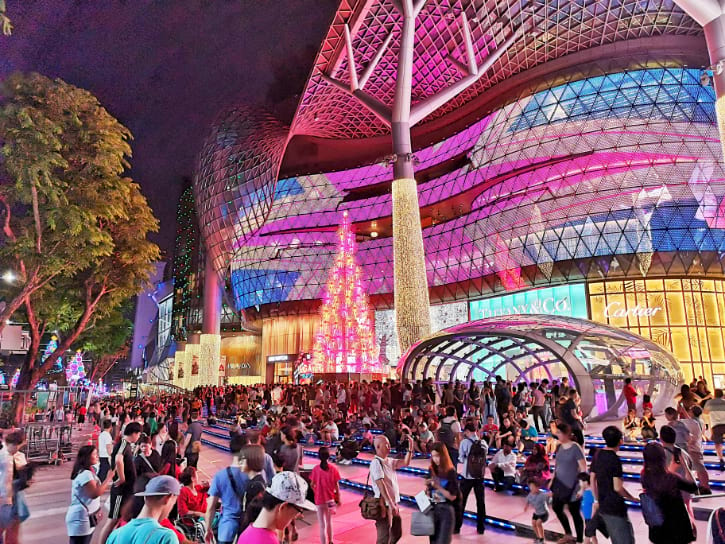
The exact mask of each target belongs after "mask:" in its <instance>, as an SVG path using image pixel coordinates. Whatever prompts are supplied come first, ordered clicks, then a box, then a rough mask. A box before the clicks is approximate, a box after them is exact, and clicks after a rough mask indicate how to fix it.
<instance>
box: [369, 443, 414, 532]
mask: <svg viewBox="0 0 725 544" xmlns="http://www.w3.org/2000/svg"><path fill="white" fill-rule="evenodd" d="M374 446H375V458H374V459H373V461H372V462H371V463H370V483H371V484H372V487H373V493H374V495H375V498H376V499H377V498H381V497H382V499H383V503H384V504H385V508H386V510H387V515H386V516H385V518H383V519H380V520H376V521H375V529H376V531H377V533H378V536H377V540H376V544H395V543H396V542H398V540H400V537H401V536H402V534H403V530H402V525H401V521H400V510H399V508H398V503H399V502H400V488H399V487H398V476H397V474H396V473H395V471H396V470H398V469H399V468H401V467H407V466H408V465H409V464H410V460H411V459H412V458H413V439H412V438H411V437H410V435H408V452H407V453H406V455H405V458H403V459H390V458H389V457H388V455H389V454H390V442H389V441H388V438H387V437H386V436H385V435H382V434H381V435H378V436H376V437H375V442H374Z"/></svg>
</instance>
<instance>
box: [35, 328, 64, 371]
mask: <svg viewBox="0 0 725 544" xmlns="http://www.w3.org/2000/svg"><path fill="white" fill-rule="evenodd" d="M56 349H58V337H57V336H56V335H53V336H51V337H50V341H49V342H48V345H47V346H45V350H44V351H43V355H42V356H41V358H40V362H41V363H44V362H45V360H46V359H47V358H48V357H50V356H51V355H52V354H53V352H54V351H55V350H56ZM51 372H63V359H62V358H61V357H58V360H57V361H56V362H55V366H54V367H53V370H52V371H51Z"/></svg>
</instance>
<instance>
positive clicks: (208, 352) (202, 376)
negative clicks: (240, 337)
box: [197, 252, 222, 385]
mask: <svg viewBox="0 0 725 544" xmlns="http://www.w3.org/2000/svg"><path fill="white" fill-rule="evenodd" d="M221 313H222V288H221V283H220V280H219V275H218V274H217V273H216V270H215V269H214V263H213V261H212V259H211V257H210V254H209V253H208V252H207V257H206V262H205V267H204V314H203V323H202V334H201V336H200V338H199V353H198V357H199V375H198V382H197V384H199V385H218V384H219V363H220V362H221V342H222V337H221V334H220V323H221Z"/></svg>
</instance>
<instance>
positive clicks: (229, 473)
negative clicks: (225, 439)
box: [205, 436, 249, 544]
mask: <svg viewBox="0 0 725 544" xmlns="http://www.w3.org/2000/svg"><path fill="white" fill-rule="evenodd" d="M229 447H230V449H231V450H232V462H231V464H230V465H229V466H228V467H226V468H225V469H222V470H220V471H218V472H217V473H216V474H215V475H214V478H212V481H211V486H210V487H209V500H208V502H207V509H206V516H205V524H206V538H205V541H206V542H212V541H213V538H214V532H213V527H212V522H213V520H214V514H215V513H216V510H217V507H218V506H219V505H221V507H222V513H221V518H220V519H219V526H218V536H217V539H216V541H217V542H218V544H232V543H233V542H236V540H237V535H239V533H240V532H241V531H240V529H241V525H242V497H243V496H244V493H245V492H246V490H247V484H248V482H249V477H248V476H247V474H245V473H244V472H243V471H242V470H241V462H240V457H241V455H242V448H243V447H244V439H243V438H242V437H241V436H235V437H234V438H232V440H231V442H230V444H229Z"/></svg>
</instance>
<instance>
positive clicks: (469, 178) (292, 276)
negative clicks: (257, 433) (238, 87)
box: [195, 0, 725, 385]
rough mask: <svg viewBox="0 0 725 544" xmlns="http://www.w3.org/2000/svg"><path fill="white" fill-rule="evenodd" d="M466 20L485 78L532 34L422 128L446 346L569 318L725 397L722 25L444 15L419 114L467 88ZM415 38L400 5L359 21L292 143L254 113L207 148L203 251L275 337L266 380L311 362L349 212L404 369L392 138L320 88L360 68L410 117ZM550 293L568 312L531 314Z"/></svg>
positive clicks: (333, 31) (475, 7)
mask: <svg viewBox="0 0 725 544" xmlns="http://www.w3.org/2000/svg"><path fill="white" fill-rule="evenodd" d="M539 4H541V5H539ZM520 6H524V9H520ZM537 6H538V7H537ZM541 10H543V12H542V11H541ZM463 21H465V22H467V23H466V24H469V25H471V26H470V30H471V37H472V41H473V45H475V47H474V49H475V51H479V52H480V58H478V62H479V63H482V62H483V60H484V59H485V57H486V55H485V53H486V51H488V50H489V49H491V48H492V46H493V45H495V44H501V43H503V39H504V38H505V37H506V36H508V35H509V32H508V31H507V25H510V26H515V27H516V28H519V27H520V25H524V26H525V27H526V28H528V29H529V31H527V32H525V33H524V34H522V35H521V36H520V37H519V38H518V39H517V40H516V41H515V42H514V43H513V44H512V45H511V46H510V47H509V48H508V49H507V51H506V52H505V54H503V55H502V56H501V58H500V59H498V60H497V61H496V62H495V63H494V64H493V65H492V66H491V68H490V70H488V71H487V72H486V74H485V75H483V76H482V77H481V78H480V79H478V80H477V82H476V83H475V84H474V85H473V86H471V87H470V88H468V89H467V90H465V91H463V92H462V93H460V94H458V95H456V96H455V97H454V98H452V99H451V100H449V101H447V102H446V103H444V104H441V105H440V108H439V109H437V110H436V111H434V112H433V113H431V114H430V115H429V116H428V117H426V118H425V119H424V120H423V122H421V123H420V126H418V127H416V128H415V129H414V130H413V147H414V158H415V163H416V166H415V172H416V174H415V175H416V181H417V190H418V201H419V206H420V220H421V225H422V233H423V244H424V253H425V266H426V276H427V282H428V287H429V296H430V301H431V304H433V306H432V308H431V311H432V312H436V311H437V312H439V313H441V314H442V315H444V316H445V318H442V319H441V320H440V322H439V323H438V325H436V323H435V320H433V322H432V328H433V329H434V330H435V329H438V328H443V327H446V326H450V325H452V324H454V323H460V322H462V321H468V320H470V319H476V318H478V317H488V316H487V315H484V314H485V312H489V313H491V317H495V312H496V311H499V312H504V314H502V315H505V312H507V311H510V310H508V309H507V308H510V307H512V306H513V307H519V306H521V305H523V307H528V308H531V307H534V308H539V309H542V308H543V310H542V311H543V313H551V312H548V311H547V308H549V307H550V306H551V304H554V306H553V309H554V311H553V314H552V315H570V316H572V317H580V318H589V319H593V320H594V321H598V322H600V323H603V324H609V325H613V326H615V327H623V328H627V329H630V330H632V331H633V332H635V333H638V334H641V335H643V336H646V337H649V338H651V339H653V340H654V341H655V342H657V343H658V344H660V345H662V346H664V347H665V348H667V349H668V350H670V351H672V352H673V353H674V354H675V355H676V356H677V358H678V359H679V361H680V363H681V368H682V372H683V376H684V378H685V379H686V380H690V379H692V378H693V377H697V376H703V377H705V378H706V379H707V380H708V381H709V382H710V383H713V381H715V382H717V383H720V384H721V385H722V381H723V380H725V357H723V351H724V350H725V348H723V345H724V344H725V342H724V341H723V329H722V327H723V326H724V325H725V315H724V314H723V313H722V312H723V308H725V304H723V303H722V302H723V301H722V300H721V299H722V297H723V294H722V289H721V285H722V281H723V280H725V270H724V268H723V254H724V253H725V198H724V197H725V175H724V174H725V172H724V171H723V163H722V151H721V146H720V135H719V132H718V123H717V113H716V96H715V91H714V89H713V87H712V86H711V85H710V82H709V80H708V78H707V77H704V76H707V75H708V73H709V72H708V71H707V66H708V59H707V49H706V47H705V41H704V39H703V31H702V28H701V26H700V25H699V24H698V23H697V22H696V21H694V20H692V19H690V18H689V17H688V16H687V15H686V14H685V13H684V12H683V11H682V10H681V9H680V8H678V7H677V6H676V5H674V4H672V3H670V2H649V3H647V4H646V5H642V3H640V2H634V1H622V2H617V3H611V2H601V1H596V0H585V1H582V2H559V3H556V5H555V6H552V5H549V4H546V5H544V4H543V3H537V2H532V3H527V2H524V3H521V2H518V1H517V2H513V1H511V2H499V3H497V7H496V8H492V7H490V6H489V4H488V3H484V2H478V1H476V2H471V3H466V4H465V5H464V4H460V3H457V4H455V5H454V4H451V7H450V9H448V8H445V9H444V8H443V7H442V6H441V5H439V4H435V5H433V4H431V5H430V6H425V7H424V8H423V10H422V12H421V15H420V16H419V20H418V26H417V27H416V45H415V48H416V49H415V55H414V59H415V66H414V70H413V89H412V93H413V96H414V97H417V98H416V100H418V101H423V100H424V99H425V98H426V97H428V96H430V95H431V94H433V93H435V92H438V91H440V90H441V89H443V88H444V87H445V86H446V85H448V84H451V82H455V81H457V80H458V78H460V77H462V76H461V74H460V70H458V67H457V64H456V62H458V63H460V62H463V61H462V60H456V59H465V58H466V54H467V51H464V49H465V44H466V43H467V42H466V39H464V38H465V34H466V32H464V31H463V30H461V28H462V27H461V25H462V24H463ZM398 23H399V20H398V16H397V15H396V12H395V9H394V8H393V5H392V2H389V1H363V0H360V1H359V2H342V4H341V7H340V8H339V9H338V12H337V14H336V17H335V20H334V22H333V24H332V26H331V28H330V33H329V34H328V36H327V37H326V39H325V43H324V45H323V47H322V49H321V51H320V54H319V55H318V58H317V60H316V62H315V67H314V69H313V71H312V74H311V76H310V79H309V81H308V83H307V86H306V87H305V89H304V92H303V94H302V98H301V100H300V104H299V106H298V110H297V112H296V114H295V117H294V119H293V121H292V124H291V127H290V128H289V129H287V128H285V127H284V126H283V125H282V124H281V123H279V122H277V121H276V120H274V119H272V118H271V117H270V116H268V115H266V114H261V113H259V112H253V111H251V110H250V111H247V110H243V109H240V108H235V109H234V110H232V111H231V112H230V113H229V114H227V115H225V116H222V117H221V118H220V121H219V122H218V123H217V124H216V125H215V128H214V129H213V131H212V133H211V135H210V136H209V138H208V139H207V142H206V144H205V148H204V151H203V152H202V155H201V157H200V162H199V170H198V173H197V176H196V179H195V194H196V198H197V203H196V205H197V210H198V213H199V218H200V223H201V225H200V226H201V230H202V235H203V237H204V239H205V241H206V243H207V245H208V247H209V248H210V251H211V252H212V256H213V260H214V263H215V269H216V271H217V273H219V274H220V276H221V277H222V278H223V280H224V281H225V282H226V283H227V284H228V286H229V289H230V293H231V298H233V301H234V305H235V307H236V310H237V311H239V312H243V313H244V315H245V317H246V320H247V323H248V325H250V326H251V327H252V328H255V329H256V330H258V331H259V333H260V334H261V348H260V349H261V353H260V360H261V361H262V364H264V361H265V360H266V359H267V358H269V357H275V356H279V355H280V354H285V355H289V356H294V355H295V354H300V353H305V352H310V351H311V350H312V345H311V344H312V338H314V332H315V327H316V325H315V319H316V312H317V311H318V310H319V305H320V299H321V297H322V295H323V288H324V286H325V284H326V282H327V280H328V272H329V270H330V268H331V265H332V261H333V258H334V255H335V250H336V243H335V237H336V234H335V233H336V230H337V228H338V226H339V224H340V223H341V222H342V216H343V213H344V212H347V214H348V215H349V217H350V219H351V221H352V223H353V228H354V230H355V232H356V235H357V242H358V253H357V259H358V262H359V264H360V265H361V270H362V278H363V281H364V283H365V287H366V290H367V294H368V296H369V297H370V300H371V303H372V305H373V306H374V308H375V310H376V331H375V332H376V337H377V338H378V342H379V343H383V342H384V343H385V346H381V349H380V353H381V357H384V358H386V359H388V361H390V362H391V363H394V362H395V361H396V360H397V358H398V357H399V355H400V353H399V350H397V348H396V347H395V344H397V340H396V339H395V331H394V330H391V323H392V318H391V313H390V312H391V310H392V307H393V292H394V273H393V270H394V266H393V219H392V217H393V199H392V195H391V180H392V170H391V161H392V160H393V158H391V157H390V156H389V152H390V151H389V150H390V138H389V130H388V129H387V128H386V126H385V123H383V122H381V121H380V120H379V119H378V118H377V117H376V116H375V115H374V113H371V112H370V111H369V109H366V108H364V107H362V106H360V105H359V104H358V103H357V102H356V101H354V100H351V99H350V97H349V96H348V94H347V93H346V92H344V91H343V90H341V89H339V88H337V87H335V86H334V85H329V84H328V83H327V82H326V80H325V78H324V77H322V76H321V74H325V75H326V76H330V77H332V78H335V79H337V80H341V81H347V80H348V79H349V76H348V75H347V74H349V64H348V60H347V59H348V57H347V56H346V55H350V54H352V55H353V56H354V58H355V62H356V65H357V66H358V67H360V69H359V70H358V72H360V73H358V74H357V75H358V76H360V77H361V78H362V76H363V75H364V74H367V76H366V81H367V87H366V89H368V92H369V93H370V94H371V95H372V96H374V97H375V98H376V99H377V100H379V101H381V102H382V103H384V104H389V103H390V102H391V100H392V99H393V96H394V93H395V86H394V73H395V72H394V69H393V68H394V67H395V59H397V49H396V48H399V47H400V44H399V41H398V34H397V32H398V31H397V30H396V28H397V26H396V25H397V24H398ZM345 25H347V30H345V28H346V27H345ZM509 30H510V29H509ZM346 32H349V33H350V36H351V39H350V42H347V43H351V44H352V47H347V43H346V40H345V36H346ZM388 35H392V38H388ZM381 51H382V53H381ZM378 57H380V58H378ZM451 59H453V60H456V62H453V61H452V60H451ZM373 61H374V64H375V69H374V70H373V71H372V72H371V73H367V70H366V68H365V67H367V66H370V65H371V64H373ZM414 102H415V101H414ZM414 106H415V104H414ZM549 287H552V288H555V289H559V290H560V292H558V293H554V294H553V295H552V297H551V300H538V297H539V295H538V294H530V295H527V294H526V293H527V292H531V290H532V289H541V288H549ZM561 290H565V291H566V293H564V294H562V293H563V291H561ZM500 295H507V296H511V298H510V299H505V300H504V301H501V299H496V300H498V302H495V303H494V302H493V297H498V296H500ZM560 295H561V296H560ZM516 297H519V299H520V298H521V297H523V299H522V300H523V301H521V300H519V299H517V298H516ZM527 297H530V298H531V297H533V298H532V300H529V301H527V300H526V298H527ZM557 297H558V298H557ZM562 297H563V298H569V300H570V306H571V310H572V312H573V313H567V310H566V309H562V308H563V307H562V306H561V304H562V303H559V307H558V308H557V307H556V306H555V304H556V300H560V299H562ZM485 300H489V303H487V304H488V305H486V304H484V303H481V302H479V301H485ZM449 303H456V304H457V306H456V307H453V306H451V307H450V311H449V310H448V309H445V308H446V307H445V306H443V307H442V306H440V305H442V304H449ZM496 304H497V305H498V306H496ZM497 307H498V310H496V308H497ZM435 308H443V309H440V310H436V309H435ZM658 308H659V309H658ZM517 311H518V310H517ZM476 312H479V313H476ZM562 312H563V313H562ZM431 317H433V315H432V314H431ZM392 329H394V327H392ZM267 333H268V334H267ZM391 346H392V347H391Z"/></svg>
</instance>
